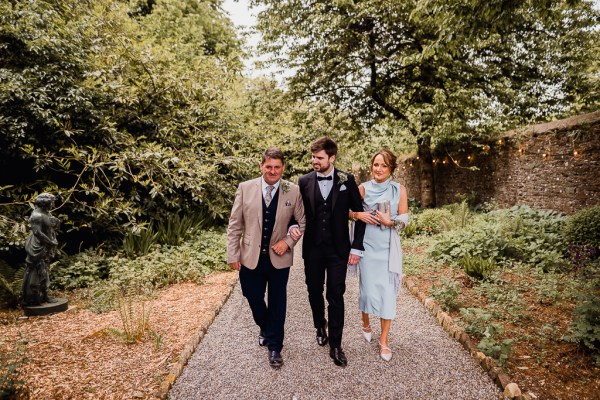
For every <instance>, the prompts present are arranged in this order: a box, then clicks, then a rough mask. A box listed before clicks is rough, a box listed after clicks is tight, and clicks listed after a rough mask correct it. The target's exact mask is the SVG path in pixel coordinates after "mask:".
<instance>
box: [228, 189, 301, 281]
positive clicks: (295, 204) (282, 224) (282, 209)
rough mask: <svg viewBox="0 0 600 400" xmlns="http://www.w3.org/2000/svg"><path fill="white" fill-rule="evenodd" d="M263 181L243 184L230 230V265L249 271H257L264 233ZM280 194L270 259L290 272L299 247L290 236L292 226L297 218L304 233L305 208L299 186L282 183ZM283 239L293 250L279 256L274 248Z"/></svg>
mask: <svg viewBox="0 0 600 400" xmlns="http://www.w3.org/2000/svg"><path fill="white" fill-rule="evenodd" d="M261 180H262V177H260V178H256V179H252V180H249V181H246V182H242V183H240V185H239V186H238V189H237V191H236V193H235V201H234V202H233V208H232V209H231V216H230V217H229V226H228V227H227V263H228V264H231V263H234V262H237V261H240V262H241V263H242V265H243V266H245V267H246V268H249V269H255V268H256V266H257V264H258V257H259V256H260V245H261V235H262V229H263V215H262V186H261ZM277 190H278V192H279V198H278V201H277V214H276V215H275V226H274V227H273V233H272V235H271V242H270V246H269V257H270V259H271V263H272V264H273V266H274V267H275V268H286V267H290V266H291V265H292V263H293V258H294V253H293V248H294V246H295V245H296V242H295V241H294V240H293V239H292V238H291V237H290V236H287V232H288V225H289V223H290V220H291V219H292V217H293V218H294V219H295V220H296V222H297V223H298V225H299V226H300V231H301V232H304V224H305V217H304V204H303V202H302V197H301V196H300V190H299V188H298V185H295V184H293V183H291V182H288V181H285V180H283V179H282V180H281V181H280V185H279V189H277ZM282 239H283V240H284V241H285V242H286V243H287V245H288V246H289V248H290V249H289V251H287V252H285V253H284V254H283V255H281V256H279V255H277V254H276V253H275V252H274V251H273V249H272V248H271V247H272V246H273V245H274V244H275V243H277V242H278V241H280V240H282Z"/></svg>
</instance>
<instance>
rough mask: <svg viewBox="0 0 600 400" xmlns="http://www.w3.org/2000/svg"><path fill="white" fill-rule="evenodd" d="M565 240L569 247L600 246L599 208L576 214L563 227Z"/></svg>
mask: <svg viewBox="0 0 600 400" xmlns="http://www.w3.org/2000/svg"><path fill="white" fill-rule="evenodd" d="M564 237H565V240H566V241H567V242H568V243H569V244H571V245H591V246H595V247H596V248H599V246H600V206H596V207H592V208H587V209H585V210H581V211H578V212H576V213H575V214H573V215H571V216H570V217H568V218H567V220H566V222H565V225H564Z"/></svg>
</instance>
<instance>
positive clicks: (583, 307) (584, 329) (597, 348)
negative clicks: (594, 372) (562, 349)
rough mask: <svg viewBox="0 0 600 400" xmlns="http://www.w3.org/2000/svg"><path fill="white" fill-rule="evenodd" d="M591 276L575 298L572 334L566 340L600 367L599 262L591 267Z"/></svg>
mask: <svg viewBox="0 0 600 400" xmlns="http://www.w3.org/2000/svg"><path fill="white" fill-rule="evenodd" d="M590 271H591V272H592V274H591V275H590V276H589V277H588V280H587V282H585V284H584V285H583V287H582V289H581V290H580V292H579V294H578V296H577V305H576V306H575V310H574V318H573V322H572V324H571V329H572V330H573V333H572V334H570V335H567V336H565V339H566V340H569V341H573V342H578V343H580V344H581V345H582V346H584V347H586V348H587V349H588V350H589V351H590V352H592V354H594V357H595V360H596V364H598V365H600V261H599V260H596V261H595V262H594V263H593V264H592V265H591V266H590Z"/></svg>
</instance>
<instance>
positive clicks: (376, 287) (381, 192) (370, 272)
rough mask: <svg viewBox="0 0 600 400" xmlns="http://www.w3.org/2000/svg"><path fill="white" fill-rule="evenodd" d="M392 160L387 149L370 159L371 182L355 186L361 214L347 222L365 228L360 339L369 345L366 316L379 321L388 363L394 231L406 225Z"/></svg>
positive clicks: (395, 280) (395, 279)
mask: <svg viewBox="0 0 600 400" xmlns="http://www.w3.org/2000/svg"><path fill="white" fill-rule="evenodd" d="M396 161H397V160H396V156H395V155H394V154H393V153H392V152H391V151H389V150H387V149H382V150H380V151H378V152H377V153H376V154H375V155H374V156H373V158H371V174H372V175H373V179H372V180H370V181H368V182H365V183H363V184H361V185H360V186H359V190H360V194H361V196H362V197H363V207H364V210H365V211H364V212H350V218H352V219H353V220H357V219H360V220H361V221H363V222H365V223H366V224H367V228H366V231H365V237H364V242H363V244H364V246H365V250H364V253H363V257H362V259H361V261H360V262H359V265H358V268H359V272H360V295H359V301H358V303H359V309H360V310H361V312H362V335H363V337H364V338H365V340H367V341H368V342H370V341H371V333H372V329H371V325H370V321H369V315H374V316H377V317H379V318H380V319H381V336H380V338H379V346H380V352H379V354H380V356H381V358H382V359H383V360H385V361H390V360H391V358H392V351H391V350H390V347H389V332H390V325H391V323H392V320H393V319H394V318H395V316H396V298H397V295H398V291H399V290H400V283H401V280H402V250H401V247H400V237H399V236H398V232H397V230H401V229H404V228H405V227H406V224H407V223H408V196H407V192H406V188H405V187H404V186H402V185H400V184H399V183H396V182H394V181H392V174H393V172H394V170H395V169H396V165H397V162H396Z"/></svg>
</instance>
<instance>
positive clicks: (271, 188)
mask: <svg viewBox="0 0 600 400" xmlns="http://www.w3.org/2000/svg"><path fill="white" fill-rule="evenodd" d="M260 170H261V172H262V177H260V178H256V179H252V180H249V181H246V182H242V183H241V184H240V185H239V187H238V189H237V191H236V193H235V201H234V203H233V208H232V210H231V217H230V218H229V226H228V228H227V263H228V264H229V266H230V267H231V268H233V269H234V270H237V271H240V285H241V287H242V293H243V294H244V297H246V299H247V300H248V304H249V305H250V309H251V310H252V317H253V318H254V322H256V324H257V325H258V326H259V328H260V333H259V336H258V339H259V340H258V343H259V345H260V346H264V345H267V346H268V348H269V364H270V365H271V367H273V368H278V367H280V366H281V365H282V364H283V359H282V357H281V349H282V347H283V336H284V324H285V314H286V304H287V303H286V301H287V282H288V277H289V273H290V267H291V265H292V262H293V251H292V249H293V248H294V245H295V244H296V241H295V240H293V239H292V238H291V237H290V236H288V234H287V233H288V227H289V225H290V220H292V218H293V219H294V220H295V221H296V222H297V223H298V225H299V227H300V230H301V231H302V232H304V205H303V203H302V197H301V196H300V190H299V189H298V186H297V185H295V184H293V183H290V182H288V181H285V180H283V179H281V176H282V175H283V170H284V157H283V153H282V152H281V150H279V149H268V150H266V151H265V152H264V154H263V157H262V162H261V163H260ZM267 287H268V295H267V296H268V303H265V300H264V299H265V291H266V289H267Z"/></svg>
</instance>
